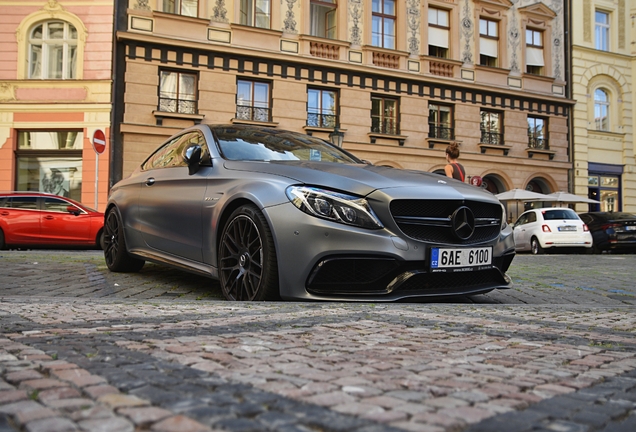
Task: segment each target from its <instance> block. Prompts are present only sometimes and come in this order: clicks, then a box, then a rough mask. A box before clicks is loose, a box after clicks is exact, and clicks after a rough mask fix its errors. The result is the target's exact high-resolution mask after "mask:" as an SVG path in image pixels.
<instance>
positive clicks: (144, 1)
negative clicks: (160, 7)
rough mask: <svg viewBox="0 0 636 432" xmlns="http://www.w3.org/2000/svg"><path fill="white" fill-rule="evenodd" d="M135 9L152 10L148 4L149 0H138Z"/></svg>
mask: <svg viewBox="0 0 636 432" xmlns="http://www.w3.org/2000/svg"><path fill="white" fill-rule="evenodd" d="M133 9H137V10H147V11H149V10H152V9H151V8H150V5H148V0H137V2H136V3H135V6H134V7H133Z"/></svg>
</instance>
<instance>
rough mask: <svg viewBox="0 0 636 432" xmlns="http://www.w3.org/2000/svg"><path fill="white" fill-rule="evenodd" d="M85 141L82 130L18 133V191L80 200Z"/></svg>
mask: <svg viewBox="0 0 636 432" xmlns="http://www.w3.org/2000/svg"><path fill="white" fill-rule="evenodd" d="M82 141H83V133H82V132H81V131H21V132H19V134H18V150H17V152H16V156H17V158H16V159H17V179H16V189H17V190H22V191H39V192H49V193H54V194H56V195H60V196H64V197H69V198H73V199H77V200H80V198H81V192H82Z"/></svg>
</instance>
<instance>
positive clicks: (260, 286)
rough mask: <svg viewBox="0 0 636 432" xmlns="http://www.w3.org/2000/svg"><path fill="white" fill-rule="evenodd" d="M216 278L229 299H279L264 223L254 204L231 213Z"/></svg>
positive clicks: (269, 237) (274, 262)
mask: <svg viewBox="0 0 636 432" xmlns="http://www.w3.org/2000/svg"><path fill="white" fill-rule="evenodd" d="M218 267H219V279H220V283H221V289H222V290H223V295H224V296H225V298H227V299H228V300H238V301H262V300H275V299H277V298H278V297H279V290H278V262H277V259H276V250H275V249H274V240H273V238H272V233H271V230H270V229H269V226H268V224H267V220H266V219H265V217H264V216H263V214H262V213H261V212H260V211H259V210H258V209H257V208H256V207H255V206H253V205H244V206H241V207H239V208H237V209H236V210H234V212H233V213H232V215H231V216H230V218H229V219H228V223H227V225H225V228H224V229H223V234H222V235H221V241H220V243H219V253H218Z"/></svg>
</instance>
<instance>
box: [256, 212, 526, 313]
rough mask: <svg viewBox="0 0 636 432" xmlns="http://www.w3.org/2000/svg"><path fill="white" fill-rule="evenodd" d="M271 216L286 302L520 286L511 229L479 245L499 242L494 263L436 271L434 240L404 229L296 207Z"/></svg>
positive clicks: (390, 297) (446, 293) (434, 294)
mask: <svg viewBox="0 0 636 432" xmlns="http://www.w3.org/2000/svg"><path fill="white" fill-rule="evenodd" d="M265 215H266V217H267V218H268V220H269V223H270V226H272V232H273V235H274V241H275V243H276V254H277V258H278V270H279V280H280V293H281V297H282V298H284V299H297V300H302V299H307V300H309V299H311V300H344V299H347V300H353V301H356V300H358V301H395V300H400V299H405V298H417V297H439V296H455V295H466V294H480V293H485V292H488V291H492V290H493V289H497V288H510V287H511V286H512V282H511V280H510V278H509V277H508V276H507V275H506V274H505V272H506V271H507V269H508V267H509V266H510V263H511V262H512V260H513V258H514V254H515V252H514V240H513V237H512V230H511V229H510V228H509V227H508V228H506V229H505V230H504V231H502V232H501V233H500V235H499V236H498V237H497V239H496V240H495V241H491V242H488V243H481V244H479V245H471V246H472V247H475V246H480V247H481V246H492V248H493V249H492V251H493V260H492V261H493V262H492V266H490V267H488V268H484V269H475V270H472V271H463V272H457V273H432V272H431V271H430V265H429V260H430V247H431V245H430V244H428V243H425V242H421V241H417V240H413V239H411V238H408V237H406V236H404V235H403V234H401V233H394V232H391V231H389V230H388V229H386V228H385V229H380V230H366V229H361V228H356V227H350V226H346V225H342V224H338V223H334V222H329V221H325V220H322V219H318V218H315V217H312V216H309V215H306V214H305V213H303V212H301V211H300V210H298V209H297V208H296V207H294V206H293V205H292V204H282V205H279V206H275V207H270V208H267V209H265ZM435 246H441V247H443V246H444V245H443V244H436V245H435ZM453 247H457V246H456V245H454V246H453Z"/></svg>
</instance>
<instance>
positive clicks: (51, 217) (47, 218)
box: [44, 215, 55, 220]
mask: <svg viewBox="0 0 636 432" xmlns="http://www.w3.org/2000/svg"><path fill="white" fill-rule="evenodd" d="M44 219H46V220H53V219H55V218H54V217H53V216H51V215H48V216H44Z"/></svg>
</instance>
